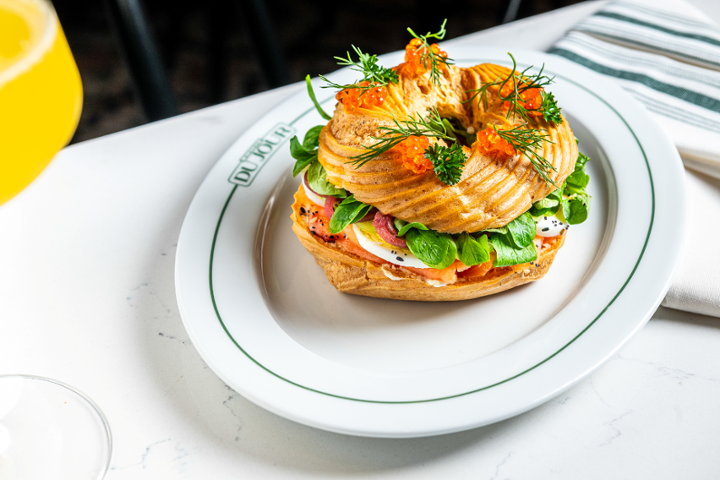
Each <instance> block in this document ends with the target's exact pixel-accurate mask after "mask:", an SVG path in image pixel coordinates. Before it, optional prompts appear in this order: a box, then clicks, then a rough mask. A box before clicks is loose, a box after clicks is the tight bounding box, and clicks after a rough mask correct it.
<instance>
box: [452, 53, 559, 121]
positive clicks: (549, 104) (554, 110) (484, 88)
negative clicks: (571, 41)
mask: <svg viewBox="0 0 720 480" xmlns="http://www.w3.org/2000/svg"><path fill="white" fill-rule="evenodd" d="M508 55H510V58H511V59H512V62H513V68H512V71H511V72H510V75H508V76H507V77H506V78H504V79H503V78H497V79H495V80H494V81H492V82H487V83H483V84H482V85H481V86H480V88H478V89H475V90H468V91H467V93H473V95H472V96H471V97H470V98H469V99H468V100H466V102H472V101H473V100H475V99H476V98H477V99H478V104H479V103H480V102H482V103H483V105H485V108H487V106H488V98H487V92H488V89H490V88H491V87H498V92H497V95H498V98H499V99H500V101H501V102H508V104H509V105H510V106H509V108H508V112H507V115H506V118H510V117H511V116H519V117H521V118H522V119H523V120H525V121H526V122H531V121H532V118H531V117H530V112H540V113H542V115H543V118H544V119H545V121H547V122H550V123H553V124H557V123H562V117H561V116H560V108H559V107H558V106H557V102H556V101H555V97H554V96H553V94H552V93H549V92H545V89H544V87H546V86H548V85H550V84H552V83H553V82H554V80H555V77H548V76H547V75H543V71H544V70H545V64H543V66H542V67H541V68H540V71H539V72H538V73H535V74H533V75H529V73H528V72H529V71H530V69H531V68H533V67H532V66H529V67H527V68H526V69H525V70H523V71H521V72H518V70H517V62H516V61H515V57H513V56H512V54H511V53H508ZM507 85H510V87H511V90H510V93H508V94H507V95H503V94H502V92H503V90H506V88H505V87H506V86H507ZM534 88H538V89H542V90H541V95H542V100H543V101H542V105H540V107H538V108H530V109H528V108H525V107H524V106H523V105H522V104H521V103H520V100H521V99H522V94H524V93H525V92H527V91H528V90H531V89H534ZM478 97H479V98H478Z"/></svg>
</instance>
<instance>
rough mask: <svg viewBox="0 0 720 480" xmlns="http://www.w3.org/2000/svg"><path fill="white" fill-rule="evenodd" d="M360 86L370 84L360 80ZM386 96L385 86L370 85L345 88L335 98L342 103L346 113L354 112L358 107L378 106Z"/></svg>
mask: <svg viewBox="0 0 720 480" xmlns="http://www.w3.org/2000/svg"><path fill="white" fill-rule="evenodd" d="M358 85H359V86H361V87H367V86H370V82H360V83H359V84H358ZM387 96H388V91H387V88H385V87H380V86H378V87H372V88H369V89H367V90H366V89H364V88H346V89H345V90H342V91H340V92H338V93H337V95H335V99H336V100H337V101H338V102H340V103H342V105H343V108H344V109H345V111H346V112H348V113H355V111H356V110H357V109H358V108H372V107H380V106H382V104H383V103H384V102H385V99H386V98H387Z"/></svg>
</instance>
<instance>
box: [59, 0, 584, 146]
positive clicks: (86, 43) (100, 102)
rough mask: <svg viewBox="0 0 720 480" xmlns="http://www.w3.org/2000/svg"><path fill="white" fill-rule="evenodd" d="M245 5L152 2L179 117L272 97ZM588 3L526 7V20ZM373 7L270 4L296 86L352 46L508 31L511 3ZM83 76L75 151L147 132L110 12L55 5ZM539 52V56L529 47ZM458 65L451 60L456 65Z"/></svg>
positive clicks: (372, 2)
mask: <svg viewBox="0 0 720 480" xmlns="http://www.w3.org/2000/svg"><path fill="white" fill-rule="evenodd" d="M240 1H243V0H200V1H192V2H191V1H187V0H174V1H170V0H155V1H153V0H146V1H144V2H143V6H144V10H145V13H146V18H147V19H148V22H149V24H150V29H151V32H152V35H153V38H154V39H155V42H156V44H157V47H158V50H159V52H160V56H161V58H162V62H163V65H164V68H165V71H166V73H167V76H168V80H169V82H170V86H171V89H172V94H173V96H174V98H175V102H176V104H177V109H178V111H179V112H180V113H184V112H189V111H192V110H196V109H199V108H203V107H207V106H210V105H214V104H217V103H220V102H225V101H228V100H234V99H237V98H241V97H244V96H247V95H252V94H254V93H258V92H262V91H264V90H267V89H268V88H270V85H269V83H268V80H267V79H266V78H265V77H264V75H263V72H262V69H261V68H260V67H259V62H258V59H259V57H258V55H259V51H260V48H259V47H258V45H257V42H256V41H253V37H251V35H250V34H249V33H248V32H249V31H250V30H252V27H253V25H249V24H248V22H247V20H246V18H247V16H245V15H243V14H242V11H241V9H239V8H238V3H237V2H240ZM578 1H580V0H523V2H522V3H521V6H520V9H519V11H518V16H517V17H518V18H523V17H527V16H531V15H536V14H539V13H543V12H547V11H549V10H553V9H555V8H560V7H564V6H567V5H571V4H574V3H577V2H578ZM448 4H449V3H445V2H430V1H426V0H417V1H412V0H385V1H382V0H366V1H363V2H346V1H341V2H330V1H327V0H323V1H310V0H296V1H292V2H290V1H280V0H266V1H265V2H264V6H265V9H266V11H267V13H268V16H269V18H270V22H271V24H272V27H273V29H272V31H273V32H274V33H275V35H276V39H277V43H278V45H279V47H280V51H281V54H282V56H283V57H284V61H285V64H286V66H287V69H288V71H289V77H290V81H292V82H295V81H299V80H302V79H303V78H304V77H305V75H306V74H308V73H310V74H312V75H316V74H319V73H327V72H330V71H333V70H335V69H337V66H336V64H335V60H333V56H335V55H344V53H345V51H346V50H347V49H349V47H350V45H351V44H355V45H357V46H358V47H360V48H361V49H362V50H363V51H366V52H370V53H375V54H382V53H387V52H391V51H395V50H402V49H403V48H404V47H405V45H406V44H407V42H408V40H409V35H408V33H407V31H406V28H407V27H408V26H410V27H412V28H413V29H414V30H415V31H416V32H418V33H425V32H427V31H430V30H432V31H436V30H437V29H438V27H439V25H440V23H441V22H442V19H443V18H445V17H447V18H448V23H447V36H446V39H451V38H455V37H458V36H461V35H465V34H468V33H473V32H477V31H479V30H484V29H486V28H490V27H493V26H495V25H498V24H500V23H501V22H502V20H503V18H504V16H505V13H506V10H507V8H508V0H476V1H471V0H457V1H455V2H453V3H452V5H453V6H452V8H447V7H445V5H448ZM54 5H55V8H56V10H57V12H58V16H59V17H60V22H61V23H62V25H63V28H64V30H65V34H66V36H67V38H68V42H69V44H70V48H71V49H72V51H73V55H74V56H75V60H76V62H77V64H78V68H79V69H80V75H81V76H82V80H83V87H84V90H85V99H84V106H83V112H82V117H81V119H80V125H79V126H78V129H77V132H76V134H75V137H74V138H73V143H75V142H80V141H83V140H88V139H91V138H95V137H98V136H101V135H106V134H108V133H113V132H117V131H120V130H124V129H127V128H131V127H134V126H138V125H142V124H143V123H146V122H147V121H148V120H147V118H146V117H145V115H144V113H143V110H142V108H141V106H140V104H139V102H138V100H137V95H136V92H135V89H134V83H133V79H132V78H131V75H130V74H129V72H128V70H127V68H126V63H125V62H124V57H123V55H122V54H121V50H120V48H119V47H118V42H117V40H116V37H115V36H114V34H113V29H112V28H111V25H110V21H109V17H108V12H107V9H106V3H104V2H103V1H98V0H55V1H54ZM529 47H530V48H532V46H529ZM451 56H452V55H451Z"/></svg>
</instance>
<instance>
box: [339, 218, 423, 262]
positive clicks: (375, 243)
mask: <svg viewBox="0 0 720 480" xmlns="http://www.w3.org/2000/svg"><path fill="white" fill-rule="evenodd" d="M352 227H353V231H354V232H355V236H357V239H358V242H359V243H360V246H361V247H363V248H364V249H365V250H367V251H368V252H370V253H372V254H373V255H376V256H378V257H380V258H382V259H383V260H385V261H387V262H390V263H392V264H395V265H400V266H405V267H413V268H430V267H428V266H427V265H425V264H424V263H423V262H421V261H420V259H418V258H417V257H416V256H415V255H413V254H412V252H410V250H407V249H404V248H398V247H393V246H392V245H390V244H389V243H387V242H385V241H383V240H382V238H380V235H378V234H377V232H375V227H373V226H372V222H358V223H355V224H353V226H352ZM373 232H375V234H374V235H373Z"/></svg>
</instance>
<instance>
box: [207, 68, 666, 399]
mask: <svg viewBox="0 0 720 480" xmlns="http://www.w3.org/2000/svg"><path fill="white" fill-rule="evenodd" d="M461 61H467V62H482V61H485V60H477V59H461ZM556 76H557V77H559V78H562V79H564V80H565V81H567V82H570V83H572V84H573V85H576V86H577V87H580V88H582V89H583V90H585V91H586V92H588V93H590V94H591V95H593V96H594V97H596V98H597V99H598V100H600V101H601V102H603V103H604V104H605V105H607V106H608V108H610V109H611V110H612V111H613V112H615V114H616V115H617V116H618V117H619V118H620V119H621V120H622V122H623V123H624V124H625V126H626V127H627V129H628V130H629V131H630V133H631V134H632V136H633V138H634V139H635V142H636V143H637V145H638V147H639V148H640V151H641V152H642V154H643V158H644V159H645V166H646V168H647V171H648V178H649V180H650V191H651V200H652V209H651V215H650V225H649V227H648V233H647V236H646V237H645V243H644V244H643V248H642V250H641V251H640V256H639V257H638V259H637V262H636V263H635V266H634V267H633V269H632V271H631V272H630V276H629V277H628V278H627V280H625V283H623V285H622V287H621V288H620V290H619V291H618V292H617V293H616V294H615V296H614V297H613V298H612V300H610V302H609V303H608V304H607V305H606V306H605V308H603V309H602V311H601V312H600V313H599V314H598V315H597V316H596V317H595V318H594V319H593V320H592V321H591V322H590V323H589V324H588V325H587V326H586V327H585V328H583V329H582V330H581V331H580V333H578V334H577V335H576V336H575V337H573V339H572V340H570V341H569V342H568V343H566V344H565V345H563V346H562V347H561V348H560V349H559V350H558V351H556V352H555V353H553V354H552V355H550V356H549V357H547V358H546V359H544V360H542V361H541V362H539V363H537V364H536V365H533V366H532V367H530V368H528V369H527V370H524V371H522V372H520V373H518V374H516V375H513V376H512V377H509V378H506V379H505V380H502V381H500V382H497V383H493V384H492V385H487V386H484V387H480V388H476V389H474V390H470V391H468V392H463V393H458V394H455V395H448V396H445V397H437V398H428V399H424V400H399V401H385V400H369V399H363V398H353V397H345V396H342V395H336V394H334V393H329V392H323V391H321V390H317V389H314V388H310V387H307V386H305V385H301V384H299V383H297V382H293V381H292V380H290V379H287V378H285V377H283V376H282V375H278V374H277V373H275V372H273V371H272V370H270V369H269V368H267V367H265V366H264V365H263V364H261V363H260V362H258V361H257V360H255V358H253V357H252V356H251V355H250V354H249V353H248V352H246V351H245V349H244V348H243V347H242V346H241V345H240V344H239V343H238V342H237V341H236V340H235V338H234V337H233V336H232V335H231V334H230V331H229V330H228V329H227V326H226V325H225V322H223V319H222V317H221V316H220V312H219V311H218V307H217V303H216V301H215V292H214V290H213V274H212V272H213V260H214V258H215V243H216V241H217V236H218V232H219V231H220V225H221V223H222V220H223V217H224V216H225V211H226V210H227V207H228V204H229V203H230V200H231V199H232V197H233V195H234V194H235V191H236V190H237V185H235V186H234V187H233V189H232V191H231V192H230V195H229V196H228V199H227V200H226V201H225V205H224V206H223V208H222V211H221V212H220V217H219V218H218V223H217V226H216V227H215V234H214V236H213V241H212V247H211V250H210V269H209V281H210V297H211V298H212V304H213V308H214V309H215V315H217V318H218V320H219V321H220V325H221V326H222V328H223V330H224V331H225V334H226V335H227V336H228V337H229V338H230V340H231V341H232V342H233V344H235V346H236V347H237V348H238V349H239V350H240V351H241V352H242V353H243V354H244V355H245V356H246V357H247V358H249V359H250V360H251V361H252V362H253V363H255V365H257V366H258V367H260V368H262V369H263V370H265V371H266V372H267V373H269V374H271V375H273V376H274V377H276V378H278V379H280V380H283V381H284V382H287V383H289V384H290V385H294V386H296V387H299V388H302V389H303V390H307V391H309V392H314V393H318V394H321V395H325V396H327V397H333V398H338V399H342V400H350V401H353V402H363V403H379V404H392V405H395V404H409V403H429V402H438V401H441V400H449V399H452V398H458V397H464V396H466V395H471V394H473V393H477V392H482V391H483V390H488V389H490V388H493V387H497V386H498V385H502V384H503V383H507V382H509V381H511V380H514V379H516V378H518V377H521V376H523V375H525V374H526V373H528V372H531V371H533V370H535V369H536V368H538V367H539V366H541V365H543V364H545V363H546V362H548V361H549V360H551V359H552V358H554V357H555V356H557V355H558V354H559V353H560V352H562V351H563V350H565V349H566V348H567V347H569V346H570V345H571V344H572V343H573V342H575V340H577V339H578V338H580V337H581V336H582V335H583V334H584V333H585V332H587V331H588V330H589V329H590V327H592V326H593V325H594V324H595V322H597V321H598V319H600V317H602V315H603V314H604V313H605V312H606V311H607V310H608V308H610V306H611V305H612V304H613V303H615V300H617V298H618V297H619V296H620V294H621V293H622V292H623V291H624V290H625V287H626V286H627V285H628V283H630V280H631V279H632V277H633V275H635V271H636V270H637V268H638V266H639V265H640V261H641V260H642V258H643V256H644V255H645V250H646V248H647V245H648V241H649V240H650V234H651V233H652V229H653V224H654V223H655V184H654V182H653V177H652V172H651V170H650V163H649V162H648V159H647V155H646V154H645V149H644V148H643V147H642V144H641V143H640V140H639V139H638V138H637V135H636V134H635V132H634V131H633V129H632V128H630V125H628V123H627V121H626V120H625V118H623V116H622V115H620V113H619V112H618V111H617V110H615V108H613V107H612V106H611V105H610V104H609V103H607V102H606V101H605V100H604V99H603V98H602V97H600V96H598V95H597V94H595V93H594V92H592V91H591V90H589V89H588V88H586V87H585V86H583V85H581V84H579V83H577V82H575V81H573V80H571V79H569V78H565V77H563V76H561V75H556ZM331 98H332V97H331ZM331 98H328V99H326V100H324V101H323V102H321V103H325V102H327V101H328V100H330V99H331ZM313 110H315V107H312V108H310V109H308V110H307V111H305V112H304V113H302V114H301V115H300V116H299V117H297V118H296V119H295V120H293V121H292V122H290V124H291V125H292V124H294V123H295V122H297V121H298V120H300V119H301V118H302V117H304V116H305V115H307V114H308V113H309V112H311V111H313Z"/></svg>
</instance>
